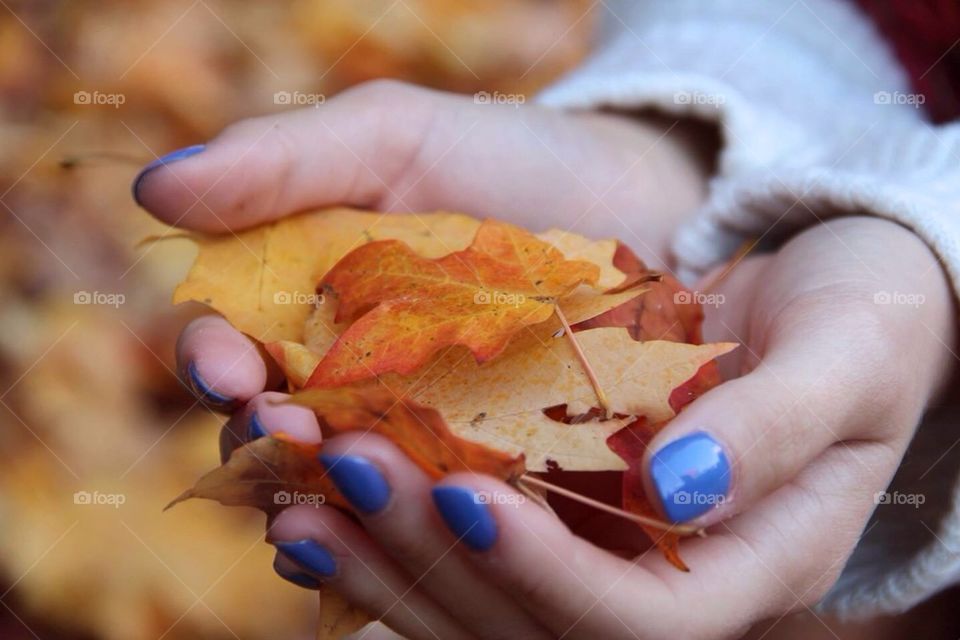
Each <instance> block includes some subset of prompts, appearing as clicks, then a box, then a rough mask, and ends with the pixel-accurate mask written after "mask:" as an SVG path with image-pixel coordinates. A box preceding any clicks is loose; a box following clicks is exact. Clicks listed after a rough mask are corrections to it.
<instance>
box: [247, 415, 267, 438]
mask: <svg viewBox="0 0 960 640" xmlns="http://www.w3.org/2000/svg"><path fill="white" fill-rule="evenodd" d="M247 433H248V436H249V437H248V439H249V440H250V441H251V442H253V441H254V440H257V439H259V438H266V437H267V436H269V435H270V432H269V431H267V428H266V427H264V426H263V423H262V422H261V421H260V415H259V414H258V413H257V412H256V411H254V412H253V415H252V416H250V424H249V425H248V426H247Z"/></svg>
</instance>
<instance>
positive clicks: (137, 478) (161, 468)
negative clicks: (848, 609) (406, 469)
mask: <svg viewBox="0 0 960 640" xmlns="http://www.w3.org/2000/svg"><path fill="white" fill-rule="evenodd" d="M595 4H596V3H595V2H589V1H587V0H554V1H549V0H484V1H483V2H473V1H469V0H396V1H394V2H391V1H389V0H387V1H382V0H381V1H365V0H310V1H306V0H294V1H291V2H275V1H269V0H258V1H246V2H239V1H234V2H230V1H226V0H167V1H165V2H146V1H144V0H123V1H121V0H116V1H111V0H96V1H94V0H90V1H82V0H74V1H71V2H67V1H62V2H58V1H54V0H24V1H22V2H14V1H11V0H0V205H2V206H0V227H2V232H0V317H2V325H0V456H2V460H0V605H2V607H0V638H3V639H11V640H19V639H21V638H22V639H27V638H43V639H48V638H49V639H61V640H68V639H70V640H74V639H76V640H81V639H95V640H121V639H122V640H141V639H144V640H147V639H149V640H161V639H166V640H177V639H180V638H211V639H220V638H224V639H227V638H243V639H244V640H246V639H248V638H249V639H260V638H310V637H312V627H313V623H314V620H315V610H316V602H315V594H313V592H307V591H303V590H300V589H298V588H296V587H293V586H290V585H288V584H287V583H286V582H283V581H282V580H280V579H279V578H277V577H276V576H275V575H274V574H273V571H272V569H271V561H272V556H273V551H272V549H271V548H270V547H269V546H268V545H265V544H263V517H262V516H261V515H260V514H259V513H255V512H252V511H251V512H247V511H245V510H239V509H226V508H223V507H220V506H218V505H215V504H212V503H205V502H190V503H187V504H184V505H182V506H179V507H178V508H176V509H174V510H172V511H170V512H167V513H163V512H162V511H161V510H162V508H163V506H164V505H165V504H166V503H167V502H168V501H169V500H170V499H171V498H173V497H174V496H176V495H177V494H178V493H179V492H180V491H181V490H183V489H184V488H186V487H188V486H190V485H191V484H192V482H193V481H194V480H195V479H196V478H197V477H198V476H199V475H200V474H201V473H203V472H204V471H206V470H208V469H210V468H213V467H214V466H216V465H217V464H218V460H217V447H216V438H217V432H218V430H219V426H220V424H221V422H222V418H221V417H220V416H217V415H214V414H211V413H209V412H208V411H206V410H205V409H204V408H202V407H201V406H199V405H198V404H196V403H195V402H194V401H193V399H192V398H191V397H190V395H189V394H188V393H187V391H186V390H185V389H184V387H183V386H181V385H180V384H179V383H178V381H177V379H176V376H175V375H174V373H173V367H174V364H173V344H174V340H175V338H176V335H177V332H178V330H179V328H180V327H181V326H182V325H183V324H184V323H185V322H186V321H187V320H188V319H189V318H190V317H192V316H193V315H194V314H197V313H199V312H201V310H199V309H196V308H173V307H172V306H171V305H170V304H169V299H170V295H171V293H172V290H173V287H174V285H175V284H176V283H177V282H178V281H179V280H180V279H181V278H182V277H183V275H184V274H185V273H186V269H187V267H188V265H189V262H190V260H191V259H192V257H193V252H194V250H193V248H192V247H191V246H190V245H189V243H184V242H176V241H171V242H163V243H158V244H154V245H148V246H145V247H140V248H138V247H137V243H138V241H140V240H142V239H143V238H145V237H148V236H150V235H152V234H156V233H159V232H161V231H163V229H162V227H161V226H160V225H158V224H157V223H155V222H153V221H152V219H151V218H150V217H149V216H148V215H146V214H145V213H144V212H142V211H141V210H139V209H138V208H137V206H136V205H135V204H134V202H133V201H132V199H131V197H130V183H131V180H132V179H133V177H134V176H135V174H136V173H137V170H138V169H139V167H140V166H142V165H143V164H145V163H147V162H149V161H150V160H153V159H154V158H155V157H157V156H159V155H162V154H163V153H165V152H167V151H169V150H172V149H175V148H178V147H182V146H186V145H189V144H194V143H198V142H202V141H204V140H207V139H209V138H210V137H212V136H213V135H215V134H216V133H217V132H218V131H219V130H220V129H221V128H222V127H223V126H224V125H226V124H227V123H229V122H231V121H234V120H236V119H239V118H243V117H245V116H249V115H256V114H263V113H268V112H271V111H277V110H282V109H288V108H291V106H299V105H304V104H310V103H311V102H310V101H311V100H313V101H316V100H317V99H318V98H317V96H326V95H332V94H333V93H335V92H337V91H338V90H340V89H343V88H344V87H347V86H350V85H353V84H356V83H358V82H362V81H364V80H368V79H371V78H376V77H393V78H401V79H405V80H409V81H412V82H417V83H420V84H425V85H429V86H432V87H438V88H444V89H448V90H451V91H458V92H465V93H474V92H477V91H489V92H494V91H500V92H504V93H523V94H527V95H530V94H531V93H533V92H535V91H536V90H537V89H538V88H540V87H542V86H544V85H545V84H547V83H548V82H550V80H552V79H553V78H555V77H556V76H557V75H559V74H560V73H562V72H563V71H564V70H566V69H568V68H570V67H571V66H573V65H575V64H576V63H577V62H578V61H579V60H580V59H581V58H582V57H583V56H584V55H585V53H586V52H587V51H588V49H589V44H590V39H591V34H592V32H593V28H594V26H595V22H596V16H595V15H594V14H595V8H594V5H595ZM954 597H955V596H954ZM944 602H946V601H944ZM947 609H948V608H947V607H945V606H944V605H943V604H941V603H938V601H934V602H933V603H930V604H928V605H924V607H923V608H922V609H921V610H920V611H919V612H916V613H915V614H914V615H910V616H902V617H900V618H897V619H890V620H883V621H880V622H879V623H875V624H871V625H858V626H854V625H846V626H844V625H841V624H839V623H838V622H836V621H833V620H829V619H822V618H816V617H815V616H812V614H809V613H806V614H802V615H800V616H790V617H788V618H786V619H784V620H782V621H778V622H777V623H776V624H773V623H768V624H766V625H763V626H762V627H761V628H759V629H758V630H756V633H754V634H752V637H757V638H759V637H767V638H783V637H790V638H793V637H796V638H820V637H823V638H860V637H864V638H865V637H871V638H879V637H898V638H899V637H930V638H935V637H943V638H948V637H949V638H956V637H957V636H958V634H960V631H958V630H957V628H956V623H951V622H950V618H949V614H947V613H944V612H945V611H947ZM951 624H952V625H954V626H953V627H951ZM918 625H924V626H918ZM918 632H919V635H918ZM891 634H892V635H891Z"/></svg>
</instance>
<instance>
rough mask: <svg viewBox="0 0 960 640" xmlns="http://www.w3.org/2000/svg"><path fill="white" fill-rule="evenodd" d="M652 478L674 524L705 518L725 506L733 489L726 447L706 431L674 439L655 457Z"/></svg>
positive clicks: (666, 511) (651, 462)
mask: <svg viewBox="0 0 960 640" xmlns="http://www.w3.org/2000/svg"><path fill="white" fill-rule="evenodd" d="M650 475H651V477H652V478H653V483H654V485H655V486H656V488H657V493H658V494H659V497H660V504H661V505H662V506H663V511H664V513H665V514H666V516H667V518H669V519H670V520H671V521H672V522H686V521H688V520H692V519H694V518H696V517H697V516H700V515H703V514H704V513H706V512H707V511H709V510H710V509H712V508H713V507H715V506H716V505H718V504H720V503H722V502H723V500H724V498H726V495H727V491H729V489H730V463H729V462H728V461H727V456H726V454H725V453H724V452H723V447H721V446H720V443H718V442H717V441H716V440H714V439H713V438H712V437H710V436H709V435H708V434H706V433H704V432H702V431H697V432H695V433H691V434H690V435H687V436H684V437H682V438H680V439H679V440H674V441H673V442H671V443H670V444H668V445H666V446H665V447H663V448H662V449H660V451H658V452H657V453H656V454H654V456H653V458H652V459H651V461H650Z"/></svg>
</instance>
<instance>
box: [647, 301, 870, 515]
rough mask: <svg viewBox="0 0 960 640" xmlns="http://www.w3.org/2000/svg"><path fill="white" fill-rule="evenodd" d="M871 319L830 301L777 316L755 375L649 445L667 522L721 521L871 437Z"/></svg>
mask: <svg viewBox="0 0 960 640" xmlns="http://www.w3.org/2000/svg"><path fill="white" fill-rule="evenodd" d="M863 320H864V318H863V317H862V316H860V315H858V313H857V311H856V310H855V309H854V308H840V307H839V306H838V302H837V301H836V300H834V299H832V298H830V297H827V296H819V297H818V296H814V297H810V298H800V299H798V300H797V301H796V302H795V303H793V304H791V305H790V306H788V307H786V308H785V309H784V310H783V311H782V312H781V313H780V314H778V319H777V320H775V321H774V322H773V323H772V326H771V327H770V328H769V329H768V332H767V333H768V335H767V338H766V350H765V352H764V353H763V354H762V359H761V360H760V362H759V364H758V365H757V366H756V368H755V369H754V370H753V371H751V372H750V373H748V374H747V375H745V376H743V377H741V378H737V379H735V380H731V381H728V382H726V383H724V384H722V385H720V386H719V387H717V388H715V389H713V390H712V391H710V392H709V393H707V394H706V395H704V396H703V397H701V398H699V399H698V400H696V401H695V402H693V403H692V404H691V405H690V406H688V407H687V408H686V409H684V411H683V412H682V413H680V414H679V415H678V416H677V417H676V418H675V419H674V420H673V421H671V422H670V423H669V424H668V425H667V426H666V428H664V429H663V430H662V431H661V432H660V433H658V434H657V436H656V437H655V438H654V439H653V441H652V442H651V443H650V446H649V448H648V454H647V460H646V465H647V467H646V468H647V470H648V473H647V475H646V478H645V481H646V483H647V495H652V496H655V497H656V500H657V502H658V503H659V507H660V509H661V511H662V513H663V515H664V516H665V517H666V518H667V519H668V520H670V521H672V522H690V521H695V522H696V523H697V524H701V525H709V524H712V523H715V522H717V521H719V520H721V519H723V518H726V517H728V516H730V515H732V514H734V513H739V512H741V511H743V510H744V509H747V508H748V507H749V506H750V505H751V504H753V503H755V502H756V501H757V500H759V499H760V498H762V497H763V496H766V495H768V494H769V493H770V492H772V491H774V490H775V489H777V488H778V487H780V486H782V485H783V484H784V483H786V482H788V481H789V480H791V479H792V478H794V477H795V476H796V475H797V474H798V473H800V471H801V470H802V469H803V468H804V467H806V466H807V465H808V464H809V463H810V462H811V461H813V460H814V459H815V458H816V457H817V456H819V455H820V454H822V453H823V452H824V451H825V450H826V449H827V448H828V447H830V446H831V445H833V444H834V443H837V442H842V441H845V440H848V439H870V438H872V437H873V435H872V434H871V433H870V431H869V430H868V429H867V428H866V427H868V426H869V425H871V424H872V425H876V424H879V421H880V416H878V415H877V411H876V408H877V407H876V406H873V407H871V406H870V403H871V402H874V401H875V400H876V396H873V395H872V394H871V393H870V392H869V391H868V390H869V389H871V388H880V386H882V383H883V382H882V380H881V378H882V377H883V376H882V374H881V373H880V369H879V368H877V367H876V366H874V365H875V364H876V363H875V358H874V357H873V356H871V355H870V350H871V346H870V341H871V338H869V337H867V336H866V333H867V332H868V331H869V329H868V327H869V325H870V324H871V322H861V321H863ZM860 340H862V341H863V342H862V348H860V347H858V346H857V345H856V344H854V342H857V343H859V342H860ZM742 348H743V347H742ZM874 404H875V405H876V403H875V402H874ZM872 417H875V418H877V420H871V418H872Z"/></svg>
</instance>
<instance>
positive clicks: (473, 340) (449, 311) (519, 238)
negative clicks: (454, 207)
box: [307, 220, 600, 387]
mask: <svg viewBox="0 0 960 640" xmlns="http://www.w3.org/2000/svg"><path fill="white" fill-rule="evenodd" d="M599 277H600V269H599V268H598V267H597V265H595V264H592V263H590V262H586V261H582V260H576V261H571V260H567V259H566V258H565V257H564V255H563V253H561V252H560V250H558V249H556V248H555V247H553V246H552V245H550V244H548V243H546V242H543V241H542V240H539V239H538V238H536V237H535V236H534V235H532V234H530V233H529V232H527V231H525V230H523V229H520V228H519V227H515V226H513V225H510V224H506V223H503V222H498V221H494V220H487V221H485V222H484V223H483V224H481V225H480V228H479V229H478V230H477V235H476V236H475V237H474V240H473V243H472V244H471V245H470V246H469V247H468V248H466V249H464V250H462V251H457V252H454V253H451V254H448V255H446V256H444V257H442V258H439V259H434V260H431V259H427V258H423V257H421V256H419V255H417V254H416V253H415V252H414V251H413V250H412V249H411V248H410V247H408V246H407V245H405V244H404V243H402V242H398V241H382V242H374V243H370V244H367V245H364V246H362V247H360V248H358V249H356V250H354V251H353V252H351V253H350V254H349V255H347V256H345V257H344V258H343V259H341V260H340V262H338V263H337V265H336V266H335V267H334V268H333V269H332V270H331V271H330V273H328V274H327V275H326V276H325V277H324V279H323V281H322V283H321V286H322V287H323V290H324V291H330V292H332V293H334V295H336V296H337V298H338V304H339V306H338V308H337V315H336V317H335V319H334V320H335V322H338V323H339V322H344V321H353V324H351V325H350V327H349V328H348V329H347V330H346V331H345V332H344V333H343V334H342V335H341V336H340V338H339V340H338V341H337V342H336V343H335V344H334V345H333V347H331V348H330V350H329V351H327V352H326V354H325V355H324V357H323V359H322V360H321V361H320V364H319V365H318V366H317V369H316V371H314V373H313V375H312V376H311V377H310V379H309V380H308V381H307V386H308V387H335V386H340V385H343V384H348V383H351V382H356V381H358V380H362V379H365V378H369V377H372V376H376V375H380V374H382V373H387V372H397V373H401V374H406V373H411V372H413V371H415V370H417V369H418V368H420V367H421V366H422V365H423V364H424V363H425V362H426V361H427V360H428V359H429V358H430V356H432V355H433V354H434V353H436V352H437V351H438V350H440V349H442V348H444V347H448V346H452V345H463V346H465V347H467V348H468V349H469V350H470V351H471V352H472V353H473V355H474V357H475V358H476V360H477V362H485V361H487V360H490V359H491V358H494V357H496V356H497V355H499V354H501V353H502V352H503V350H504V349H505V348H506V347H507V344H508V343H509V342H510V340H511V339H512V338H513V337H514V336H515V335H516V334H517V332H518V331H520V330H521V329H522V328H523V327H526V326H530V325H535V324H538V323H541V322H544V321H546V320H548V319H549V318H550V317H551V316H553V314H554V312H555V309H556V303H557V300H558V299H560V298H562V297H564V296H567V295H569V294H570V293H572V292H573V291H574V289H576V288H577V287H578V286H580V285H581V284H589V285H593V284H596V283H597V281H598V279H599Z"/></svg>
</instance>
